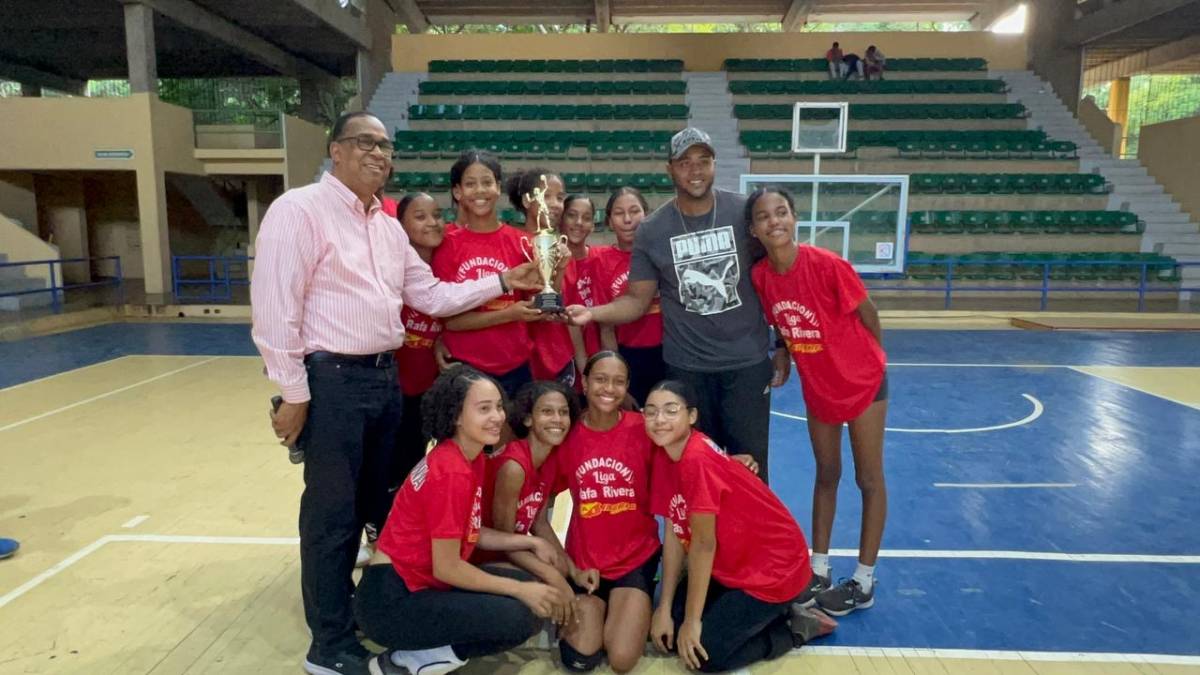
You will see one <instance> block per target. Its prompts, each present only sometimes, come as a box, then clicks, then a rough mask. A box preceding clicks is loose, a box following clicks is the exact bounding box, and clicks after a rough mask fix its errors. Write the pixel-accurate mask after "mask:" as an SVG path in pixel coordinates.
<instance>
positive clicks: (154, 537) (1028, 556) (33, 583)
mask: <svg viewBox="0 0 1200 675" xmlns="http://www.w3.org/2000/svg"><path fill="white" fill-rule="evenodd" d="M119 542H125V543H128V542H133V543H137V542H144V543H155V544H217V545H250V546H299V545H300V538H299V537H248V536H238V537H230V536H214V535H188V534H106V535H104V536H102V537H100V538H99V539H97V540H96V541H93V542H92V543H90V544H88V545H87V546H84V547H83V548H81V549H79V550H78V551H76V552H74V553H72V554H71V555H69V556H67V557H66V558H64V559H63V560H61V561H59V562H58V563H56V564H54V565H53V566H51V567H50V569H48V570H45V571H43V572H40V573H39V574H37V575H35V576H34V577H33V578H32V579H30V580H29V581H26V582H25V583H23V584H21V585H20V586H17V587H16V588H14V589H13V590H11V591H9V592H8V593H5V594H4V595H2V596H0V607H4V606H5V605H7V604H9V603H10V602H12V601H13V600H16V599H17V598H19V597H21V596H22V595H25V594H26V593H28V592H29V591H31V590H33V589H34V588H37V587H38V586H40V585H41V584H42V583H43V582H45V581H47V580H49V579H51V578H53V577H55V576H56V575H58V574H59V573H60V572H62V571H63V570H65V569H67V568H69V567H71V566H72V565H74V564H75V563H77V562H79V561H80V560H83V559H84V558H86V557H87V556H89V555H91V554H92V553H95V552H96V551H98V550H99V549H101V548H102V547H104V546H106V545H107V544H111V543H119ZM829 555H831V556H833V557H838V558H847V557H849V558H857V557H858V550H857V549H850V548H833V549H829ZM879 557H881V558H925V559H959V560H1041V561H1049V562H1075V563H1085V562H1089V563H1145V564H1182V565H1200V555H1137V554H1128V553H1057V552H1046V551H984V550H964V551H952V550H937V549H929V550H924V549H884V550H882V551H880V552H879Z"/></svg>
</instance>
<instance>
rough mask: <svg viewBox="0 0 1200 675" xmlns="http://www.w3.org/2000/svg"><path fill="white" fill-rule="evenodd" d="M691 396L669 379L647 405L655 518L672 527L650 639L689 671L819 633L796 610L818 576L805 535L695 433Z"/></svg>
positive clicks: (732, 665) (726, 664)
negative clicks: (794, 605) (798, 599)
mask: <svg viewBox="0 0 1200 675" xmlns="http://www.w3.org/2000/svg"><path fill="white" fill-rule="evenodd" d="M694 400H695V399H694V395H692V394H690V392H688V390H687V388H686V386H685V385H684V384H682V383H680V382H676V381H673V380H667V381H664V382H660V383H658V384H656V385H655V386H654V387H653V389H651V391H650V395H649V397H648V398H647V400H646V406H645V408H643V414H644V415H645V421H646V435H647V436H649V437H650V439H651V440H652V441H653V442H654V443H655V445H657V446H658V449H657V450H656V452H655V457H654V471H653V476H654V478H653V482H654V487H653V490H652V497H651V499H652V501H653V504H654V513H655V514H657V515H660V516H662V517H663V518H664V519H666V522H667V524H668V528H667V538H666V542H665V545H664V547H663V579H662V596H661V597H660V599H659V604H658V608H657V609H656V610H655V612H654V618H653V622H652V627H651V629H650V636H651V638H652V639H653V640H654V643H655V644H656V645H657V646H658V647H659V648H660V649H662V650H663V651H666V652H669V651H672V648H676V647H677V649H676V651H677V652H678V654H679V658H680V660H682V661H683V663H684V665H686V666H687V667H688V668H692V669H696V670H702V671H705V672H714V671H724V670H733V669H736V668H744V667H746V666H749V665H750V664H751V663H754V662H756V661H761V660H764V659H774V658H777V657H779V656H781V655H783V654H785V653H787V652H788V651H790V650H791V649H792V647H793V646H800V645H802V644H804V642H805V641H807V639H808V638H810V637H812V634H813V632H815V631H814V628H815V625H814V621H813V618H812V616H811V615H810V614H809V613H808V612H807V611H806V610H803V609H802V608H799V607H797V608H796V610H797V613H798V614H797V616H796V618H793V616H792V608H791V605H792V602H793V601H794V600H795V599H796V597H797V596H799V595H800V594H801V593H802V592H803V591H804V589H805V588H806V587H807V585H808V582H809V578H810V577H811V576H812V570H810V569H809V564H808V543H807V542H806V541H805V540H804V533H803V532H801V531H800V526H799V525H797V524H796V520H795V518H793V517H792V514H791V513H790V512H788V510H787V507H785V506H784V505H783V502H781V501H779V498H778V497H776V496H775V494H774V493H772V492H771V489H770V488H769V487H767V485H766V483H764V482H763V481H762V480H760V479H759V478H758V477H757V476H756V475H755V473H754V471H753V470H751V469H750V468H747V466H746V465H744V464H743V463H742V462H741V461H739V460H738V459H736V458H733V457H730V456H729V455H726V454H725V451H723V450H722V449H721V448H720V447H719V446H717V444H716V443H714V442H713V441H712V440H711V439H709V438H708V436H705V435H704V434H702V433H700V432H699V431H696V430H694V429H692V425H694V424H695V423H696V416H697V411H696V408H695V406H694V404H693V401H694ZM685 557H686V558H687V576H686V578H683V569H684V558H685ZM675 641H677V642H678V645H675V644H673V643H674V642H675Z"/></svg>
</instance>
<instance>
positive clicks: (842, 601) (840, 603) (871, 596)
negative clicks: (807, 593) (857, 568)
mask: <svg viewBox="0 0 1200 675" xmlns="http://www.w3.org/2000/svg"><path fill="white" fill-rule="evenodd" d="M874 604H875V587H874V585H872V587H871V592H870V593H864V592H863V589H862V586H861V585H859V583H858V582H857V581H855V580H854V579H846V580H844V581H842V582H841V583H840V584H838V585H837V586H834V587H833V588H831V589H829V590H827V591H825V592H824V593H821V594H819V595H817V605H819V606H820V607H821V609H823V610H825V613H826V614H829V615H831V616H846V615H847V614H849V613H850V612H853V611H854V610H856V609H866V608H868V607H870V606H871V605H874Z"/></svg>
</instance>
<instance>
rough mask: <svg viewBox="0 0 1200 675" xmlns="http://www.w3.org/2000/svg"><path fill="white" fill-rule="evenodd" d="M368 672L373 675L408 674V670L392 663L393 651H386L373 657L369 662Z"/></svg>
mask: <svg viewBox="0 0 1200 675" xmlns="http://www.w3.org/2000/svg"><path fill="white" fill-rule="evenodd" d="M367 672H369V673H370V674H371V675H408V671H407V670H405V669H403V668H401V667H400V666H398V665H396V664H394V663H392V653H391V652H384V653H382V654H380V655H379V656H375V657H372V658H371V660H370V661H369V662H368V663H367Z"/></svg>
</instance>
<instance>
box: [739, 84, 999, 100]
mask: <svg viewBox="0 0 1200 675" xmlns="http://www.w3.org/2000/svg"><path fill="white" fill-rule="evenodd" d="M1006 90H1007V87H1006V86H1005V84H1004V81H1003V80H871V81H864V80H732V81H730V83H729V93H731V94H733V95H734V96H794V95H799V94H807V95H813V96H820V95H833V94H845V95H849V96H863V95H872V94H877V95H882V94H888V95H890V94H922V95H924V94H1003V93H1005V91H1006Z"/></svg>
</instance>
